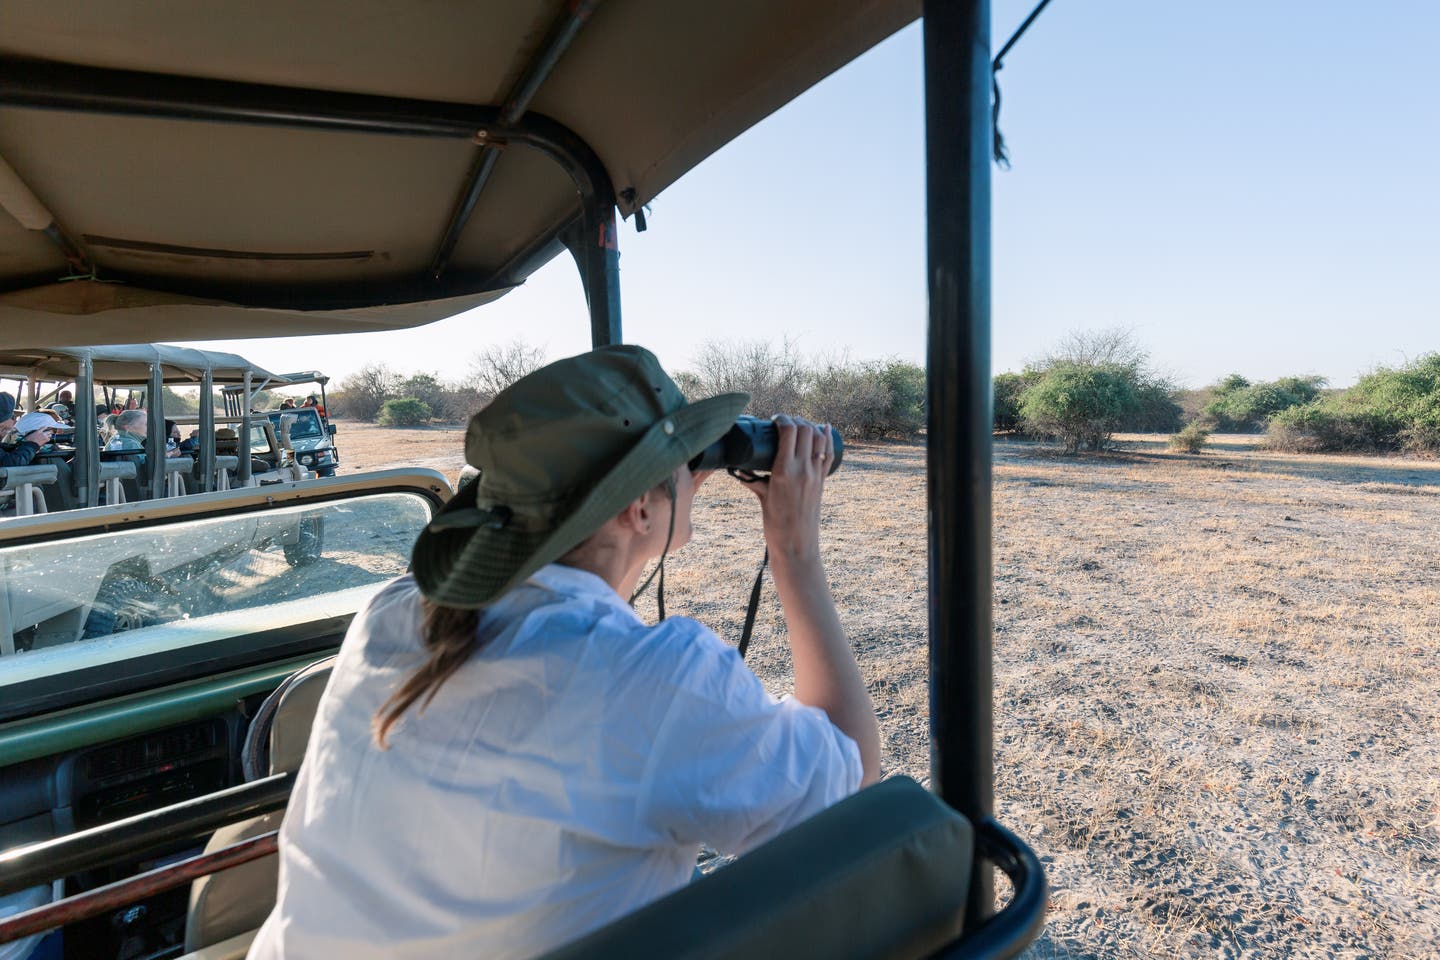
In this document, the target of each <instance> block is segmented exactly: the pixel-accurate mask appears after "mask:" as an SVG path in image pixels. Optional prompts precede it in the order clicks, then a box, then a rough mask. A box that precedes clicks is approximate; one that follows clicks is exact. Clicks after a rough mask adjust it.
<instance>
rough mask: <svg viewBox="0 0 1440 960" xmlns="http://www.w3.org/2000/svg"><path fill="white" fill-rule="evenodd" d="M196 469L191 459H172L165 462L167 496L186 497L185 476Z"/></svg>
mask: <svg viewBox="0 0 1440 960" xmlns="http://www.w3.org/2000/svg"><path fill="white" fill-rule="evenodd" d="M194 468H195V462H194V461H193V460H191V459H190V458H189V457H172V458H170V459H168V460H166V461H165V496H167V497H183V496H185V476H186V474H188V473H189V472H190V471H191V470H193V469H194Z"/></svg>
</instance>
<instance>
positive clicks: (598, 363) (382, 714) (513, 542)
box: [250, 346, 879, 958]
mask: <svg viewBox="0 0 1440 960" xmlns="http://www.w3.org/2000/svg"><path fill="white" fill-rule="evenodd" d="M746 400H747V398H746V397H745V396H744V395H743V394H728V395H724V396H720V397H712V398H709V399H706V400H701V401H699V402H697V403H693V404H689V403H686V401H685V398H684V397H683V396H682V395H681V393H680V391H679V390H678V388H676V386H675V384H674V383H673V382H672V381H671V380H670V378H669V377H668V376H666V375H665V373H664V371H663V370H662V369H661V367H660V364H659V362H658V361H657V360H656V359H655V357H654V356H652V355H651V354H650V353H649V352H647V351H645V350H643V349H640V348H638V347H628V346H618V347H607V348H602V349H599V350H595V351H592V352H591V353H588V354H583V355H581V356H578V357H572V358H569V359H567V360H561V361H559V362H557V363H554V364H551V365H550V366H548V367H545V368H542V369H541V370H539V371H537V372H535V373H533V374H531V375H530V376H528V377H525V378H524V379H522V380H520V381H518V382H517V383H515V384H514V385H513V386H511V387H510V388H509V389H507V390H505V391H504V392H502V393H501V394H500V395H499V396H498V397H496V399H495V400H494V401H493V402H492V403H491V404H490V405H489V406H487V407H486V408H485V409H483V410H481V411H480V412H479V413H477V414H476V415H475V416H474V417H473V418H472V419H471V421H470V424H469V428H468V430H467V434H466V443H465V449H466V460H467V461H468V462H469V463H472V464H475V465H476V466H477V467H479V468H480V477H479V479H478V480H476V481H474V482H472V483H469V484H467V485H466V486H464V487H463V488H461V490H460V492H459V493H458V494H456V496H455V498H454V499H453V500H452V501H451V502H450V503H449V504H447V505H446V506H445V508H444V509H443V510H441V511H440V512H439V514H438V515H437V516H436V517H435V519H434V520H433V521H432V522H431V523H430V525H429V526H428V527H427V528H426V530H425V531H424V532H423V533H422V534H421V536H420V539H419V540H418V542H417V543H416V545H415V551H414V557H413V560H414V564H413V570H414V573H413V576H407V577H403V578H401V579H399V580H397V581H395V582H393V583H392V584H390V585H389V586H387V587H386V588H385V589H384V590H382V591H381V592H380V593H379V594H378V595H377V596H376V597H375V598H374V599H373V600H372V601H371V602H370V604H369V605H368V606H367V607H366V608H365V609H364V610H362V611H361V612H360V613H359V614H357V615H356V618H355V620H354V622H353V624H352V625H351V628H350V632H349V634H348V635H347V637H346V639H345V643H344V645H343V647H342V648H341V652H340V656H339V658H338V660H337V662H336V665H335V669H334V673H333V675H332V677H331V680H330V684H329V687H328V689H327V690H326V693H325V695H324V698H323V699H322V701H321V703H320V707H319V709H318V712H317V715H316V720H315V729H314V731H313V733H312V735H311V739H310V745H309V749H308V752H307V755H306V759H305V763H304V765H303V766H302V768H301V771H300V774H299V778H298V782H297V783H296V786H295V791H294V794H293V795H292V797H291V800H290V806H289V808H288V810H287V812H286V817H285V823H284V826H283V828H282V830H281V843H280V861H281V866H280V883H279V890H278V899H277V903H276V906H275V909H274V911H273V912H272V913H271V915H270V917H269V919H268V920H267V921H266V923H265V925H264V926H263V927H262V928H261V930H260V933H259V934H258V936H257V938H256V940H255V943H254V945H253V946H252V949H251V953H250V956H251V957H252V958H271V957H324V956H337V957H338V956H344V957H371V956H373V957H382V956H383V957H401V956H403V957H451V956H473V957H481V956H483V957H487V958H495V957H526V956H533V955H535V954H537V953H540V952H543V951H544V950H546V949H548V948H551V947H554V946H557V945H559V944H562V943H564V942H567V941H569V940H571V939H574V938H575V937H578V936H579V935H581V934H583V933H585V932H587V931H589V930H592V929H594V928H596V927H599V926H601V925H603V924H605V923H607V922H609V921H610V920H612V919H615V918H616V917H618V916H621V915H623V914H625V913H628V912H630V911H632V910H634V909H636V908H638V907H640V906H642V905H644V904H646V903H648V902H650V901H652V900H654V899H657V898H658V897H661V896H663V895H665V894H666V893H669V892H671V891H673V890H675V889H677V888H679V887H680V886H682V885H683V884H684V883H686V882H687V880H688V879H689V878H690V876H691V873H692V869H693V865H694V861H695V854H696V850H697V847H698V846H699V845H700V844H701V843H702V842H706V843H710V844H712V845H714V846H716V847H717V848H719V849H720V850H722V851H723V852H729V853H743V852H745V851H746V850H749V849H750V848H752V847H754V846H756V845H758V844H760V843H763V842H764V841H766V840H768V839H770V838H771V837H773V836H775V835H776V834H777V833H779V832H781V831H782V830H784V829H786V828H788V827H789V826H791V825H793V824H795V823H798V822H799V821H801V820H804V819H806V818H807V817H809V816H811V815H813V814H814V813H816V812H818V811H819V810H821V809H823V808H824V807H826V806H828V805H829V804H831V803H834V802H835V801H837V800H839V799H841V798H842V797H844V796H846V795H847V794H849V793H851V792H853V791H854V790H855V789H857V788H858V787H859V786H860V785H861V784H862V782H869V781H873V780H874V779H876V778H877V777H878V768H879V738H878V733H877V729H876V723H875V717H874V711H873V708H872V706H871V704H870V699H869V696H868V694H867V693H866V691H865V687H864V684H863V682H862V681H861V679H860V674H859V670H858V669H857V668H856V666H855V661H854V658H853V656H852V655H851V652H850V649H849V646H848V643H847V642H846V640H845V635H844V632H843V631H842V630H841V628H840V623H839V619H838V617H837V615H836V613H835V607H834V604H833V602H832V601H831V599H830V594H829V589H828V587H827V585H826V583H825V575H824V571H823V569H822V567H821V564H820V549H819V515H820V501H821V492H822V488H823V486H824V481H825V474H826V472H827V469H828V467H829V458H830V457H831V455H832V450H831V447H830V441H829V431H828V430H825V431H821V430H817V429H816V428H815V427H814V426H812V425H810V424H806V423H802V422H798V421H794V420H791V419H789V418H778V419H777V424H778V428H779V449H780V453H779V455H778V456H777V458H776V461H775V467H774V471H773V474H772V477H771V479H770V480H769V481H768V482H764V483H758V484H755V485H754V489H755V491H756V494H757V496H758V497H759V499H760V504H761V510H762V515H763V519H764V530H765V538H766V543H767V546H768V548H769V551H770V559H771V563H772V566H773V574H774V579H775V586H776V590H777V592H778V593H779V596H780V601H781V604H782V606H783V607H784V611H785V617H786V621H787V624H788V627H789V640H790V646H791V650H792V653H793V658H794V664H795V695H794V697H792V698H787V699H786V700H784V701H780V702H777V701H775V700H774V699H773V698H772V697H770V696H769V695H768V694H767V693H766V692H765V691H764V689H763V688H762V687H761V685H760V683H759V681H758V680H757V679H756V678H755V676H754V674H753V673H751V672H750V671H749V669H748V668H746V667H745V666H744V664H743V663H742V662H741V661H740V660H739V658H738V656H737V655H736V654H735V652H734V650H733V648H731V647H729V646H727V645H725V644H723V643H722V642H721V641H720V640H719V639H718V638H717V637H716V636H715V635H714V634H713V633H712V632H710V631H709V630H707V629H706V628H705V627H703V626H701V625H700V624H698V623H696V622H695V621H693V620H689V619H687V618H683V617H673V618H670V619H666V620H662V621H661V622H660V623H659V624H657V625H655V626H653V627H652V626H647V625H646V624H645V623H643V622H642V621H641V620H640V619H639V618H638V617H637V616H636V615H635V612H634V610H633V609H631V607H630V606H629V605H628V604H627V602H626V599H625V598H627V597H631V596H632V594H633V593H634V592H635V587H636V584H637V583H638V582H639V579H640V575H641V572H642V571H643V570H644V568H645V567H646V565H647V564H648V563H649V562H650V561H653V560H655V559H656V558H659V560H660V568H659V569H660V570H661V571H662V576H663V569H664V558H665V555H666V554H667V553H668V552H669V550H672V549H678V548H679V547H681V546H683V545H684V544H685V542H686V541H688V540H689V539H690V535H691V521H690V507H691V501H692V499H693V497H694V494H695V489H696V488H697V487H698V486H699V485H700V484H701V483H703V482H704V480H705V477H704V476H703V475H700V476H692V475H691V473H690V471H689V469H688V466H687V464H688V463H689V462H690V461H691V460H692V459H693V458H694V457H695V456H696V455H697V454H699V453H700V452H701V451H702V450H703V449H704V448H705V447H706V446H708V445H709V444H710V443H711V442H713V441H714V440H716V439H718V438H719V437H720V436H721V435H723V434H724V433H725V432H726V431H727V430H728V429H729V427H730V426H731V424H733V422H734V420H735V417H736V415H737V414H738V413H740V411H741V410H742V409H743V408H744V405H745V403H746ZM742 589H743V588H742Z"/></svg>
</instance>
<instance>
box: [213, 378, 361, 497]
mask: <svg viewBox="0 0 1440 960" xmlns="http://www.w3.org/2000/svg"><path fill="white" fill-rule="evenodd" d="M329 382H330V378H329V377H327V376H325V375H324V374H323V373H320V372H319V371H318V370H305V371H300V372H297V373H283V374H271V375H269V376H268V377H267V378H266V379H264V380H261V381H260V382H258V383H255V384H253V389H249V390H247V389H246V388H245V387H244V386H243V385H240V384H236V385H232V386H229V387H226V388H225V389H224V390H223V391H222V395H223V397H224V399H225V409H226V413H227V414H229V416H230V417H231V418H232V419H234V420H238V419H239V418H240V417H242V416H244V414H245V412H246V411H247V410H251V409H252V408H251V398H253V397H254V396H255V395H256V394H258V393H259V392H260V391H262V390H268V389H270V388H271V387H281V386H283V387H295V386H302V385H304V384H309V383H313V384H316V385H317V386H319V387H320V396H319V398H318V399H319V401H320V405H319V407H308V406H297V407H293V408H289V409H285V408H281V409H278V410H267V411H264V413H265V416H266V417H267V418H268V419H269V420H270V424H271V426H272V427H273V429H274V433H275V435H276V436H277V437H279V442H280V445H281V446H282V447H284V448H285V449H287V450H293V451H294V452H295V457H294V459H295V461H296V462H297V463H299V464H300V466H302V467H303V468H304V469H306V470H311V471H314V472H315V473H316V474H317V475H318V476H322V477H333V476H335V468H336V466H338V465H339V463H340V451H339V450H338V449H337V448H336V446H335V425H334V424H333V423H331V422H330V421H329V419H328V418H327V417H326V415H325V411H326V410H327V409H328V406H327V404H326V398H325V385H326V384H327V383H329ZM252 412H253V411H252Z"/></svg>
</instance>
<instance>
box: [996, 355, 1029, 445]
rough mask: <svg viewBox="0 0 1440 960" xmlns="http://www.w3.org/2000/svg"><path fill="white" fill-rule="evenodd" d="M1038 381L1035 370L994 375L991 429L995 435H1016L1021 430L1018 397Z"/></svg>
mask: <svg viewBox="0 0 1440 960" xmlns="http://www.w3.org/2000/svg"><path fill="white" fill-rule="evenodd" d="M1039 379H1040V374H1039V372H1038V371H1035V370H1027V371H1025V372H1024V373H997V374H996V375H995V379H994V381H993V389H994V394H995V406H994V408H993V414H992V428H993V429H994V431H995V432H996V433H1011V432H1015V433H1018V432H1019V431H1020V430H1021V428H1022V427H1023V426H1024V424H1023V423H1022V422H1021V418H1020V397H1021V395H1022V394H1024V393H1025V391H1026V389H1028V388H1029V387H1030V386H1031V385H1033V384H1034V383H1035V381H1036V380H1039Z"/></svg>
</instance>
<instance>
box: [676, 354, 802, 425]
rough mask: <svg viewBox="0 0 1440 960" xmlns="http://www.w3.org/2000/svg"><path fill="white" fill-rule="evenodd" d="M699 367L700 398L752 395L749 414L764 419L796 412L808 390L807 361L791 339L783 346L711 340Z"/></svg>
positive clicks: (696, 377)
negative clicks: (777, 414) (806, 382)
mask: <svg viewBox="0 0 1440 960" xmlns="http://www.w3.org/2000/svg"><path fill="white" fill-rule="evenodd" d="M695 367H696V369H695V374H694V376H695V382H696V383H697V384H698V385H699V388H700V389H699V391H698V394H699V395H700V396H714V395H715V394H718V393H736V392H741V393H748V394H750V406H748V407H746V412H747V413H752V414H755V415H757V416H761V417H768V416H770V415H772V414H776V413H793V412H795V411H796V410H797V409H798V407H799V403H800V397H801V394H802V393H803V392H804V389H805V375H806V370H805V362H804V360H803V359H802V358H801V357H800V354H799V353H798V352H797V351H796V349H795V345H794V344H793V343H791V342H790V341H789V340H786V341H785V342H784V343H782V344H781V345H780V346H779V347H776V346H775V345H774V344H772V343H769V342H768V341H764V340H754V341H747V342H740V343H721V342H718V341H714V340H711V341H707V342H706V343H705V344H704V345H703V346H702V347H701V348H700V355H699V356H698V357H697V358H696V360H695Z"/></svg>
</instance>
